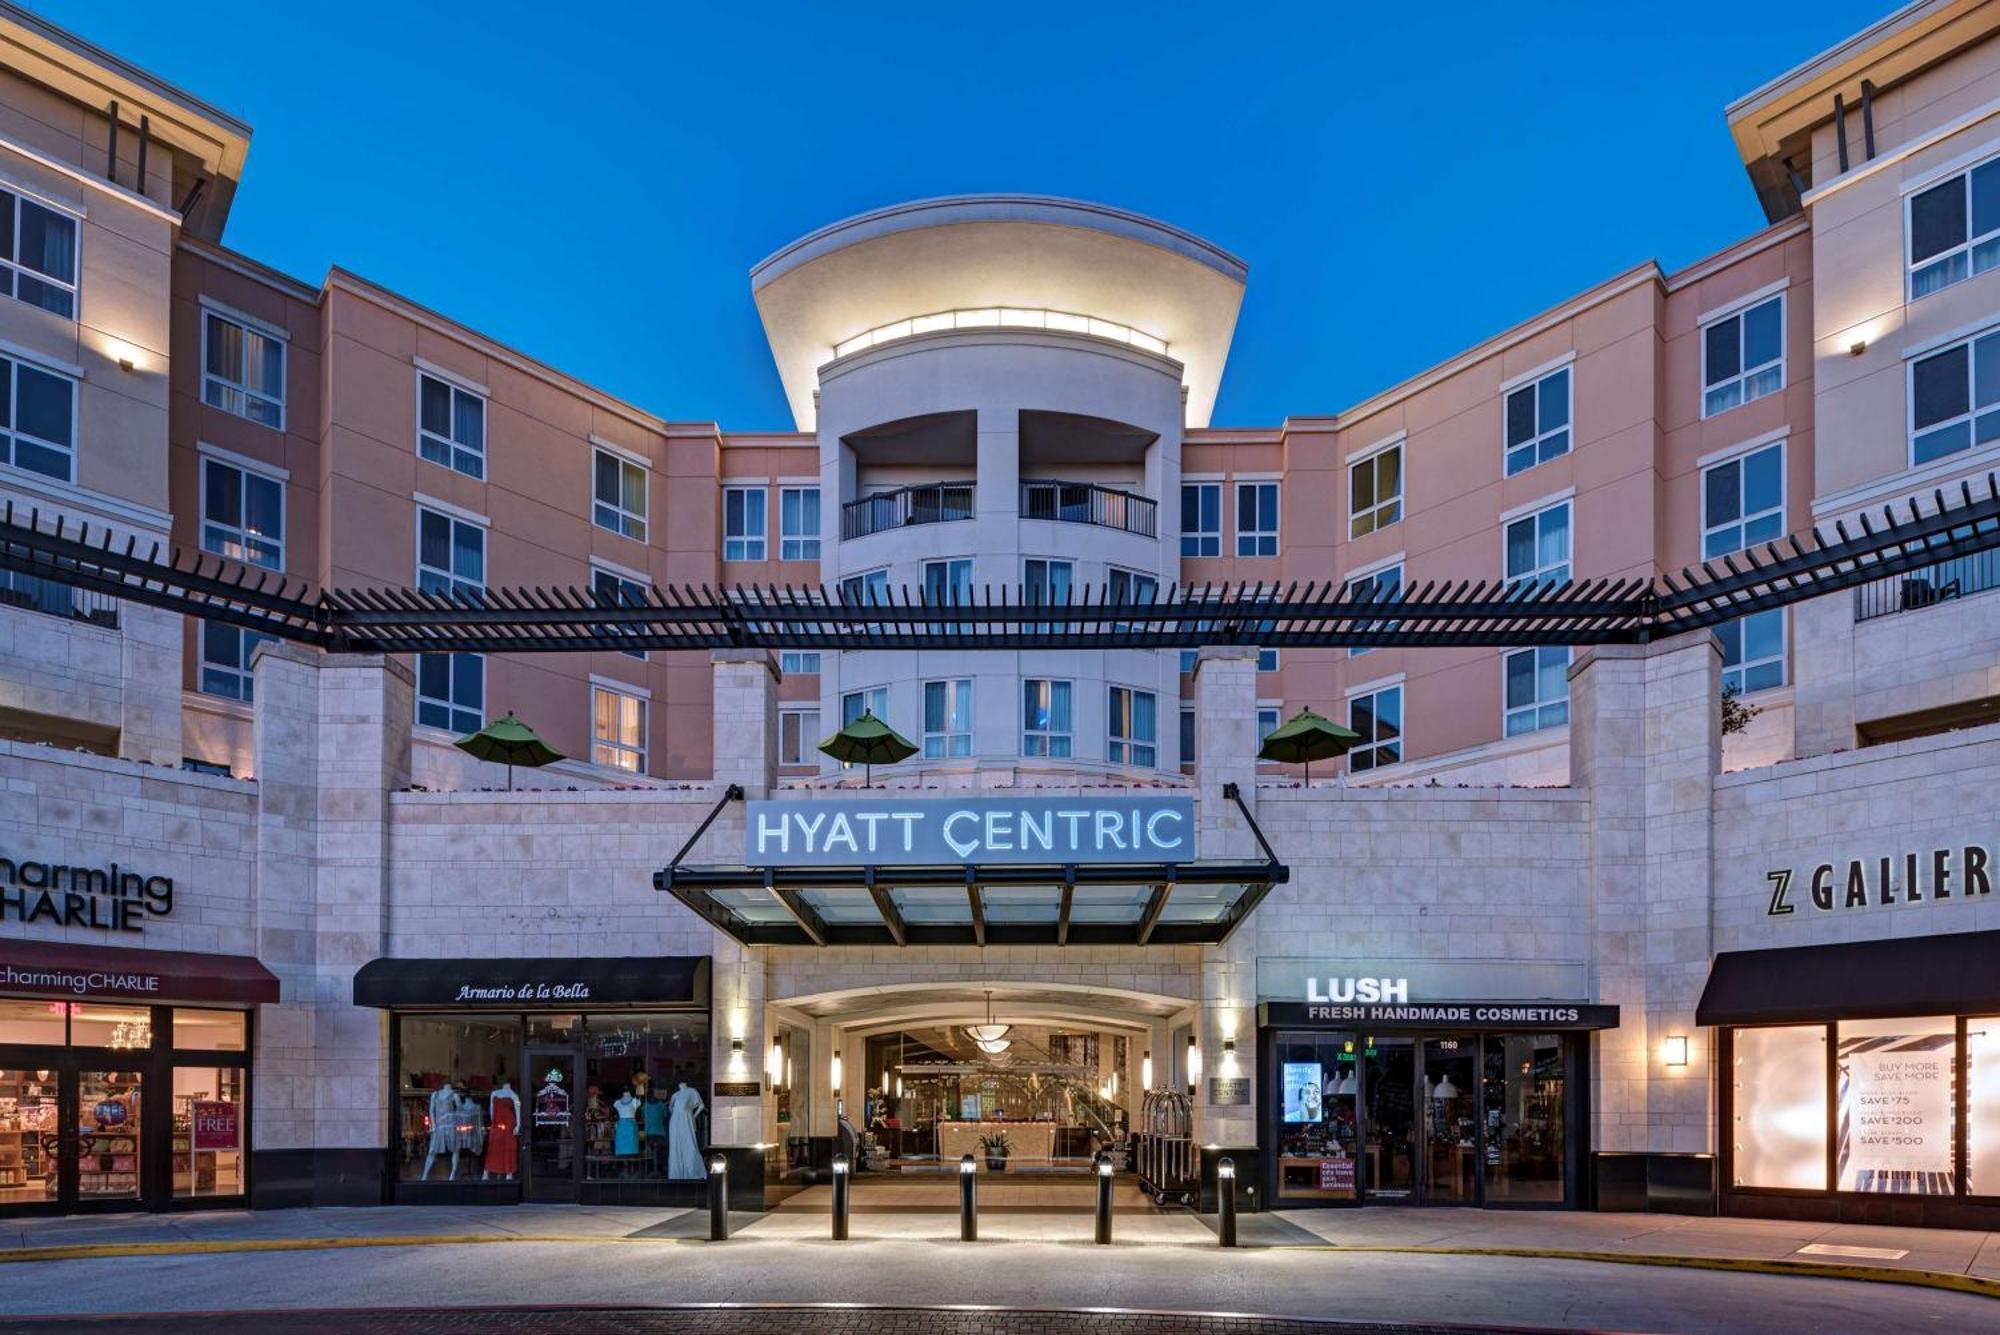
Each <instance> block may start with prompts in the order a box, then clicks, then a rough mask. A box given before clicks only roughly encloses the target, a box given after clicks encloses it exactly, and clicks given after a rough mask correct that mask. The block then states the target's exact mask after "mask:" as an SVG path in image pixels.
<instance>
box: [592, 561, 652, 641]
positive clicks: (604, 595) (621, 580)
mask: <svg viewBox="0 0 2000 1335" xmlns="http://www.w3.org/2000/svg"><path fill="white" fill-rule="evenodd" d="M590 592H591V594H592V595H593V596H594V597H595V598H596V599H597V605H598V606H599V607H643V606H645V604H646V586H645V585H643V584H640V583H638V582H637V581H635V580H629V579H626V578H625V577H624V576H623V575H620V574H619V573H618V572H617V571H615V570H607V569H605V568H604V567H603V566H592V567H591V568H590ZM595 629H596V630H597V633H598V634H600V635H615V634H616V633H617V632H618V630H619V627H617V626H608V625H607V626H598V627H596V628H595ZM619 652H620V653H622V654H624V655H625V656H626V657H628V658H636V659H639V660H640V661H642V662H643V661H644V660H645V657H646V651H645V650H644V649H621V650H619Z"/></svg>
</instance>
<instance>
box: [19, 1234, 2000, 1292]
mask: <svg viewBox="0 0 2000 1335" xmlns="http://www.w3.org/2000/svg"><path fill="white" fill-rule="evenodd" d="M856 1241H867V1239H856ZM508 1242H530V1243H557V1244H561V1245H566V1246H579V1245H586V1244H589V1245H603V1244H617V1245H623V1246H634V1245H652V1246H662V1245H667V1246H680V1245H687V1244H695V1245H704V1246H705V1245H708V1244H707V1240H706V1239H704V1238H682V1237H630V1236H624V1237H621V1236H603V1235H597V1234H574V1233H456V1234H454V1233H420V1234H383V1235H380V1236H375V1237H354V1238H240V1239H219V1240H216V1241H213V1242H193V1241H190V1242H104V1243H78V1244H75V1245H71V1246H57V1247H20V1248H12V1249H7V1250H0V1265H14V1264H21V1263H27V1262H36V1261H96V1260H111V1259H117V1258H122V1257H142V1256H217V1255H229V1254H250V1253H257V1252H306V1251H345V1250H349V1249H353V1248H360V1247H462V1246H478V1245H484V1244H489V1243H508ZM1238 1250H1240V1251H1245V1252H1323V1253H1329V1254H1335V1255H1337V1254H1340V1253H1343V1252H1344V1253H1349V1254H1363V1253H1372V1254H1382V1255H1405V1256H1496V1257H1512V1258H1519V1259H1523V1260H1540V1261H1587V1262H1591V1263H1594V1264H1601V1265H1643V1266H1662V1267H1670V1268H1677V1269H1683V1270H1719V1271H1729V1272H1733V1273H1736V1274H1750V1275H1788V1276H1792V1277H1794V1278H1805V1279H1845V1280H1854V1281H1857V1282H1860V1283H1866V1284H1902V1285H1906V1286H1909V1287H1912V1288H1923V1289H1938V1290H1942V1291H1945V1292H1949V1293H1964V1294H1970V1295H1972V1296H1974V1297H1979V1298H1992V1299H2000V1279H1985V1278H1982V1277H1980V1276H1977V1275H1963V1274H1956V1273H1953V1272H1951V1271H1946V1270H1913V1269H1901V1268H1898V1267H1895V1266H1876V1265H1847V1264H1841V1263H1837V1262H1828V1261H1785V1260H1762V1259H1758V1258H1754V1257H1731V1256H1674V1255H1668V1254H1663V1253H1657V1252H1606V1251H1588V1250H1580V1249H1571V1248H1563V1247H1427V1246H1421V1245H1405V1246H1391V1245H1387V1244H1385V1245H1381V1246H1369V1245H1366V1244H1342V1243H1332V1242H1327V1243H1303V1244H1300V1245H1297V1246H1271V1245H1268V1244H1266V1245H1252V1246H1247V1247H1242V1248H1239V1249H1238Z"/></svg>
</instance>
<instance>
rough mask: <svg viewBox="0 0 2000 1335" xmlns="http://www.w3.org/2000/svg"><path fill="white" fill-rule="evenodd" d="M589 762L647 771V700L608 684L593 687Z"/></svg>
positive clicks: (634, 770) (637, 771)
mask: <svg viewBox="0 0 2000 1335" xmlns="http://www.w3.org/2000/svg"><path fill="white" fill-rule="evenodd" d="M590 763H591V764H593V765H608V766H610V767H611V768H612V769H622V770H628V771H630V772H631V773H633V774H644V773H645V772H646V702H645V701H644V700H642V699H640V698H639V697H638V696H636V695H628V694H626V693H625V692H624V691H614V690H612V689H610V688H609V687H605V686H597V685H592V686H591V688H590Z"/></svg>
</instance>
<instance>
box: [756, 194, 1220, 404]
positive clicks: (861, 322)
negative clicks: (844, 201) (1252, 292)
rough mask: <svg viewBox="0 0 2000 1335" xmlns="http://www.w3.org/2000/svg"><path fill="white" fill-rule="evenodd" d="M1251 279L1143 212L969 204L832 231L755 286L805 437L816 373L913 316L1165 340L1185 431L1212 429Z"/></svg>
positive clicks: (884, 215) (895, 213)
mask: <svg viewBox="0 0 2000 1335" xmlns="http://www.w3.org/2000/svg"><path fill="white" fill-rule="evenodd" d="M1248 273H1249V269H1248V267H1247V266H1246V265H1245V264H1244V263H1243V261H1241V260H1239V259H1237V258H1236V257H1235V256H1233V255H1231V254H1229V253H1228V252H1226V251H1223V250H1220V249H1218V248H1216V247H1215V246H1212V245H1210V244H1209V243H1208V242H1206V241H1203V240H1202V239H1201V238H1199V237H1197V236H1193V235H1191V234H1189V233H1187V232H1183V231H1181V230H1179V229H1178V228H1175V227H1170V226H1168V225H1167V224H1165V223H1160V222H1155V221H1153V220H1152V219H1150V218H1146V217H1142V216H1140V215H1139V214H1136V213H1127V212H1125V211H1123V210H1121V209H1113V208H1107V207H1105V206H1104V205H1101V204H1087V203H1082V202H1080V201H1077V200H1068V199H1054V198H1049V197H1045V196H1040V195H960V196H954V197H951V198H946V199H929V200H920V201H918V202H916V203H911V204H898V205H895V206H892V207H890V208H885V209H877V210H875V211H874V212H872V213H864V214H861V215H860V216H858V217H854V218H849V219H847V220H846V221H845V222H838V223H834V224H833V225H832V226H830V227H823V228H821V229H820V230H819V231H817V232H814V233H812V234H811V235H810V236H806V237H803V238H801V239H800V240H798V241H794V242H793V243H792V244H791V245H789V246H786V247H785V248H784V249H783V250H780V251H779V252H777V253H776V254H775V255H772V256H771V257H770V258H768V259H766V260H764V261H763V262H762V263H760V264H758V265H757V266H756V267H755V268H753V269H752V270H751V271H750V286H751V291H752V293H753V294H754V296H755V297H756V301H757V310H758V313H759V314H760V315H761V316H762V317H763V320H764V332H765V335H766V337H767V338H769V340H770V343H771V354H772V356H773V357H775V358H776V359H777V363H778V374H779V376H780V378H781V379H782V380H783V382H784V386H785V397H786V398H787V399H788V400H789V401H790V403H791V407H792V416H793V417H794V418H795V419H796V420H797V422H798V425H799V429H800V430H802V431H810V430H812V429H813V427H814V417H815V414H814V411H813V392H814V390H815V389H817V388H818V385H819V369H820V367H822V366H824V365H825V364H826V363H827V362H829V361H832V360H833V359H834V357H835V355H836V354H835V349H836V348H838V347H839V346H840V345H841V344H843V343H847V342H849V341H850V340H853V339H855V338H856V337H857V336H859V335H864V334H867V333H868V332H869V331H871V330H879V329H882V328H883V327H884V326H894V325H896V324H897V322H900V321H906V320H910V319H912V318H915V317H924V316H937V315H941V314H943V313H947V312H959V311H967V312H969V311H982V310H985V311H990V310H994V309H1000V308H1004V309H1005V310H1007V311H1014V312H1037V313H1039V312H1058V313H1060V314H1061V315H1062V316H1067V317H1072V321H1073V318H1074V317H1085V318H1086V319H1088V320H1094V321H1099V322H1104V325H1100V326H1099V327H1100V329H1103V328H1104V327H1105V326H1106V325H1108V326H1119V327H1122V328H1123V329H1125V330H1128V331H1134V332H1136V334H1137V335H1139V337H1138V338H1132V337H1129V336H1125V335H1120V334H1116V333H1110V332H1106V333H1105V334H1104V336H1107V337H1111V338H1113V339H1114V340H1115V341H1119V342H1125V343H1130V344H1133V345H1136V346H1144V347H1149V348H1150V347H1152V341H1153V340H1158V341H1159V342H1161V343H1164V344H1165V345H1166V355H1167V356H1168V357H1170V358H1172V359H1173V360H1174V361H1176V362H1179V363H1180V364H1181V365H1182V367H1183V368H1184V369H1183V381H1184V383H1185V384H1186V386H1187V395H1188V406H1187V420H1188V424H1189V425H1190V426H1206V425H1207V424H1208V419H1209V414H1210V412H1211V411H1212V410H1213V409H1214V407H1215V394H1216V389H1217V387H1218V386H1219V385H1220V383H1221V380H1222V367H1223V363H1224V362H1225V361H1226V360H1227V359H1228V356H1229V341H1230V337H1231V335H1232V334H1233V333H1234V332H1235V329H1236V312H1237V308H1238V307H1239V306H1240V305H1241V304H1242V300H1243V284H1244V280H1245V278H1246V277H1247V276H1248ZM1034 318H1036V317H1034V316H1023V317H1022V319H1023V322H1026V321H1027V320H1031V319H1034ZM965 323H967V321H966V320H964V319H961V320H960V324H965ZM985 323H992V322H991V321H985ZM1069 324H1070V322H1067V321H1066V322H1064V323H1061V324H1059V323H1057V321H1056V320H1055V319H1053V318H1052V319H1051V320H1050V324H1049V327H1054V328H1062V327H1069ZM878 341H879V340H878Z"/></svg>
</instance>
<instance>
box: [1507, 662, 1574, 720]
mask: <svg viewBox="0 0 2000 1335" xmlns="http://www.w3.org/2000/svg"><path fill="white" fill-rule="evenodd" d="M1502 674H1503V678H1504V690H1505V695H1506V703H1505V709H1506V715H1507V728H1506V732H1507V735H1508V736H1509V737H1518V736H1520V735H1521V734H1522V733H1528V732H1538V731H1540V730H1541V729H1543V728H1558V727H1561V726H1562V725H1563V724H1565V723H1567V722H1569V650H1568V649H1566V648H1564V647H1562V646H1561V645H1547V644H1544V645H1538V646H1536V647H1535V648H1532V649H1514V650H1510V651H1509V652H1508V653H1507V654H1505V655H1504V656H1503V658H1502Z"/></svg>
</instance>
